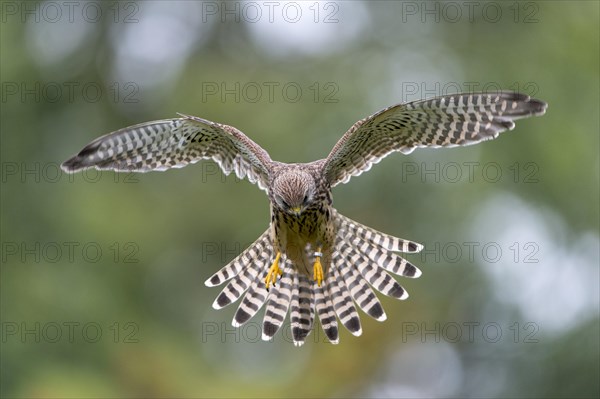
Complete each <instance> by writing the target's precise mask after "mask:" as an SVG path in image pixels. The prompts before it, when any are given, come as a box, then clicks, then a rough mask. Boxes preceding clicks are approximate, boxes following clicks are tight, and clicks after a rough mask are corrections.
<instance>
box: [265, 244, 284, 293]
mask: <svg viewBox="0 0 600 399" xmlns="http://www.w3.org/2000/svg"><path fill="white" fill-rule="evenodd" d="M279 258H281V252H277V256H275V262H273V264H272V265H271V268H270V269H269V273H268V274H267V278H265V284H266V286H267V291H268V290H269V286H270V285H271V284H273V286H275V283H276V282H277V276H281V275H282V274H283V272H282V271H281V269H280V268H279Z"/></svg>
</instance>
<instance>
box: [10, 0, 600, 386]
mask: <svg viewBox="0 0 600 399" xmlns="http://www.w3.org/2000/svg"><path fill="white" fill-rule="evenodd" d="M1 7H2V8H1V10H0V11H1V18H2V26H1V42H0V44H1V61H2V64H1V71H0V74H1V81H2V93H1V94H2V101H1V103H0V105H1V113H0V127H1V140H2V141H1V156H2V160H1V164H2V186H1V187H2V190H1V191H2V192H1V200H2V204H1V210H2V215H1V217H2V221H1V234H2V237H1V244H2V248H1V249H2V253H1V257H2V269H1V299H2V301H1V305H0V310H1V320H2V340H1V352H0V353H1V358H0V362H1V372H0V377H1V381H0V382H1V391H0V392H1V394H2V396H3V397H22V398H42V397H49V398H50V397H51V398H65V397H77V398H86V397H90V398H91V397H94V398H97V397H119V398H126V397H294V398H300V397H377V398H381V397H412V398H414V397H428V398H431V397H442V398H446V397H569V398H573V397H598V395H599V394H600V392H599V382H598V375H599V371H600V370H599V334H600V333H599V321H598V320H599V318H598V314H599V262H598V261H599V169H600V158H599V143H598V137H599V135H598V132H599V117H598V110H599V93H600V88H599V65H598V64H599V43H598V40H599V39H598V38H599V3H598V2H594V1H592V2H588V1H582V2H567V1H565V2H561V1H552V2H550V1H547V2H478V1H475V2H448V3H434V2H420V1H416V2H393V1H385V2H366V1H363V2H361V1H352V2H316V1H311V2H291V3H290V2H277V1H276V2H204V3H202V2H194V1H186V2H167V1H152V2H139V3H134V2H121V3H119V2H111V1H108V2H79V1H75V2H11V1H4V2H2V3H1ZM499 87H502V88H506V89H513V90H519V91H523V92H526V93H528V94H531V95H533V96H535V97H537V98H540V99H543V100H545V101H547V102H548V103H549V108H548V112H547V114H546V115H545V116H543V117H541V118H534V119H528V120H525V121H520V122H519V123H517V127H516V130H515V131H513V132H508V133H505V134H503V135H502V136H501V137H500V138H499V139H498V140H495V141H493V142H487V143H484V144H481V145H478V146H474V147H467V148H460V149H449V150H418V151H416V152H414V153H413V154H411V155H410V156H402V155H399V154H397V155H394V156H391V157H389V158H386V159H385V160H384V161H383V162H381V163H380V164H379V165H377V166H375V167H374V168H373V169H372V171H371V172H369V173H367V174H365V175H362V176H360V177H356V178H353V179H352V180H351V182H350V184H347V185H344V186H340V187H337V188H335V189H334V199H335V205H336V207H337V208H338V209H339V211H340V212H341V213H343V214H345V215H347V216H348V217H350V218H353V219H355V220H358V221H360V222H362V223H365V224H367V225H369V226H372V227H374V228H376V229H379V230H382V231H385V232H388V233H391V234H394V235H397V236H401V237H405V238H409V239H412V240H415V241H417V242H421V243H423V244H425V246H426V249H425V251H424V253H423V254H421V255H413V256H411V257H410V259H411V261H413V262H414V263H415V264H417V265H418V266H419V267H420V268H421V269H422V271H423V276H422V277H421V278H420V279H418V280H408V279H402V284H403V285H404V286H405V287H406V288H407V290H408V291H409V292H410V294H411V297H410V298H409V300H408V301H405V302H402V303H400V302H396V301H394V300H392V299H390V298H382V303H383V305H384V307H385V309H386V311H387V314H388V320H387V321H386V322H385V323H377V322H375V321H373V320H370V319H369V318H368V316H366V315H363V316H362V321H363V330H364V333H363V335H362V336H361V337H358V338H356V337H353V336H351V335H350V334H349V333H347V332H346V331H343V332H342V334H341V342H340V344H339V345H337V346H333V345H330V344H327V343H325V338H324V336H323V334H322V332H321V331H315V332H314V333H313V334H312V335H311V336H310V338H309V339H308V342H307V343H306V345H304V346H303V347H302V348H295V347H293V345H292V344H291V343H290V338H289V337H290V334H289V331H287V330H286V331H282V332H280V333H278V335H277V336H276V339H275V340H274V342H272V343H265V342H262V341H261V340H260V335H259V333H258V327H259V325H260V324H259V323H260V321H261V320H262V319H261V318H256V319H253V320H252V321H251V322H250V323H249V324H248V325H247V326H244V327H243V328H242V329H241V330H235V329H233V327H231V324H230V321H231V317H232V316H233V313H234V311H235V308H234V306H237V305H232V306H231V307H229V308H226V309H224V310H221V311H216V310H213V309H212V308H211V303H212V301H213V299H214V298H215V297H216V296H217V294H218V292H219V290H218V289H215V288H207V287H205V286H204V284H203V282H204V280H205V279H206V278H208V277H209V276H210V275H211V274H212V273H214V272H215V271H216V270H218V269H219V268H220V267H221V266H222V265H224V264H225V263H227V262H228V261H229V260H230V259H231V258H233V257H234V256H235V255H236V254H237V253H239V251H241V250H242V249H243V248H244V247H245V246H246V245H247V244H249V243H250V242H252V241H253V240H254V239H255V238H256V237H257V236H258V235H259V234H260V233H262V232H263V231H264V230H265V229H266V227H267V224H268V221H269V216H268V215H269V214H268V202H267V200H266V197H265V195H264V193H263V192H262V191H260V190H258V189H257V188H256V187H254V186H252V185H251V184H249V183H248V182H246V181H239V180H238V179H235V178H234V177H232V176H229V177H227V178H225V177H224V176H223V175H222V173H221V172H220V171H219V170H218V169H217V168H216V166H215V165H214V164H212V163H210V162H203V163H200V164H196V165H194V166H190V167H187V168H185V169H181V170H171V171H167V172H163V173H158V172H156V173H149V174H144V175H123V174H120V175H116V174H113V173H108V172H104V173H99V172H95V171H89V172H87V173H84V174H78V175H74V176H70V175H66V174H63V173H61V172H60V170H59V169H58V166H59V164H60V163H61V162H62V161H64V160H65V159H67V158H68V157H70V156H71V155H73V154H74V153H76V152H77V151H79V150H80V149H81V148H82V147H83V146H84V145H85V144H86V143H88V142H89V141H91V140H92V139H94V138H96V137H97V136H99V135H102V134H105V133H108V132H110V131H113V130H116V129H119V128H122V127H125V126H128V125H132V124H136V123H140V122H144V121H148V120H153V119H162V118H171V117H174V116H175V115H176V112H182V113H188V114H193V115H197V116H201V117H203V118H206V119H209V120H214V121H219V122H223V123H227V124H230V125H233V126H236V127H238V128H239V129H241V130H242V131H244V132H245V133H247V134H248V135H249V136H250V137H251V138H253V139H254V140H255V141H257V142H258V143H259V144H261V145H262V146H264V147H265V148H266V149H267V150H268V151H269V152H270V153H271V155H272V157H273V158H274V159H276V160H279V161H285V162H308V161H312V160H315V159H319V158H322V157H324V156H326V155H327V153H328V152H329V150H330V148H331V147H332V146H333V144H334V143H335V142H336V140H337V139H338V138H339V137H341V135H342V134H343V133H344V132H345V130H346V129H347V128H348V127H349V126H350V125H352V124H353V123H354V122H355V121H356V120H358V119H360V118H362V117H364V116H366V115H369V114H371V113H373V112H375V111H377V110H379V109H381V108H383V107H385V106H388V105H390V104H393V103H398V102H404V101H411V100H416V99H419V98H424V97H430V96H434V95H439V94H447V93H452V92H457V91H473V90H489V89H495V88H499ZM259 314H260V315H261V317H262V314H261V313H259Z"/></svg>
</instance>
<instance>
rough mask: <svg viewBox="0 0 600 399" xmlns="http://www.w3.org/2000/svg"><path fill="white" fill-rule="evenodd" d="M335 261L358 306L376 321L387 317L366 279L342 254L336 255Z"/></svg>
mask: <svg viewBox="0 0 600 399" xmlns="http://www.w3.org/2000/svg"><path fill="white" fill-rule="evenodd" d="M337 261H338V262H339V263H336V267H337V268H338V270H339V271H340V274H341V275H342V277H343V278H344V282H345V283H346V285H347V286H348V288H349V289H350V294H351V295H352V298H353V299H354V302H356V304H357V305H358V307H359V308H361V309H362V310H363V312H365V313H366V314H368V315H369V316H371V317H373V318H374V319H375V320H377V321H384V320H385V319H387V316H386V315H385V311H384V310H383V306H381V303H380V302H379V299H378V298H377V295H375V293H374V292H373V290H372V289H371V287H369V284H368V283H367V280H365V278H364V277H363V276H362V275H361V274H360V272H359V271H358V270H357V269H356V268H355V267H354V265H349V264H348V262H347V260H346V259H345V258H344V257H343V255H342V256H340V257H338V258H337Z"/></svg>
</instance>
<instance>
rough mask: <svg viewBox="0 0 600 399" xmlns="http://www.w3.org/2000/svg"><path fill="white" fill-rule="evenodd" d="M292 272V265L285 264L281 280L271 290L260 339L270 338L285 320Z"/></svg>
mask: <svg viewBox="0 0 600 399" xmlns="http://www.w3.org/2000/svg"><path fill="white" fill-rule="evenodd" d="M293 273H294V271H293V269H292V265H291V264H289V263H288V264H286V267H284V270H283V276H282V277H281V280H279V282H278V283H277V286H275V287H273V288H272V290H271V293H270V297H269V303H267V307H266V309H265V316H264V318H263V333H262V339H263V340H265V341H267V340H270V339H272V338H273V337H274V336H275V334H276V333H277V331H278V330H279V328H281V326H282V325H283V323H284V322H285V317H286V316H287V313H288V309H289V307H290V302H291V300H292V284H293V281H292V274H293Z"/></svg>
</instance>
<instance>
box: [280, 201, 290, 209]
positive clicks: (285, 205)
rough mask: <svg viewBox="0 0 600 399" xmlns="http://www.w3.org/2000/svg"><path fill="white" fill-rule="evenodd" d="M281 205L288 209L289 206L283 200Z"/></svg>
mask: <svg viewBox="0 0 600 399" xmlns="http://www.w3.org/2000/svg"><path fill="white" fill-rule="evenodd" d="M281 205H283V207H284V208H289V207H290V206H289V205H288V203H287V202H285V201H284V200H281Z"/></svg>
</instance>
